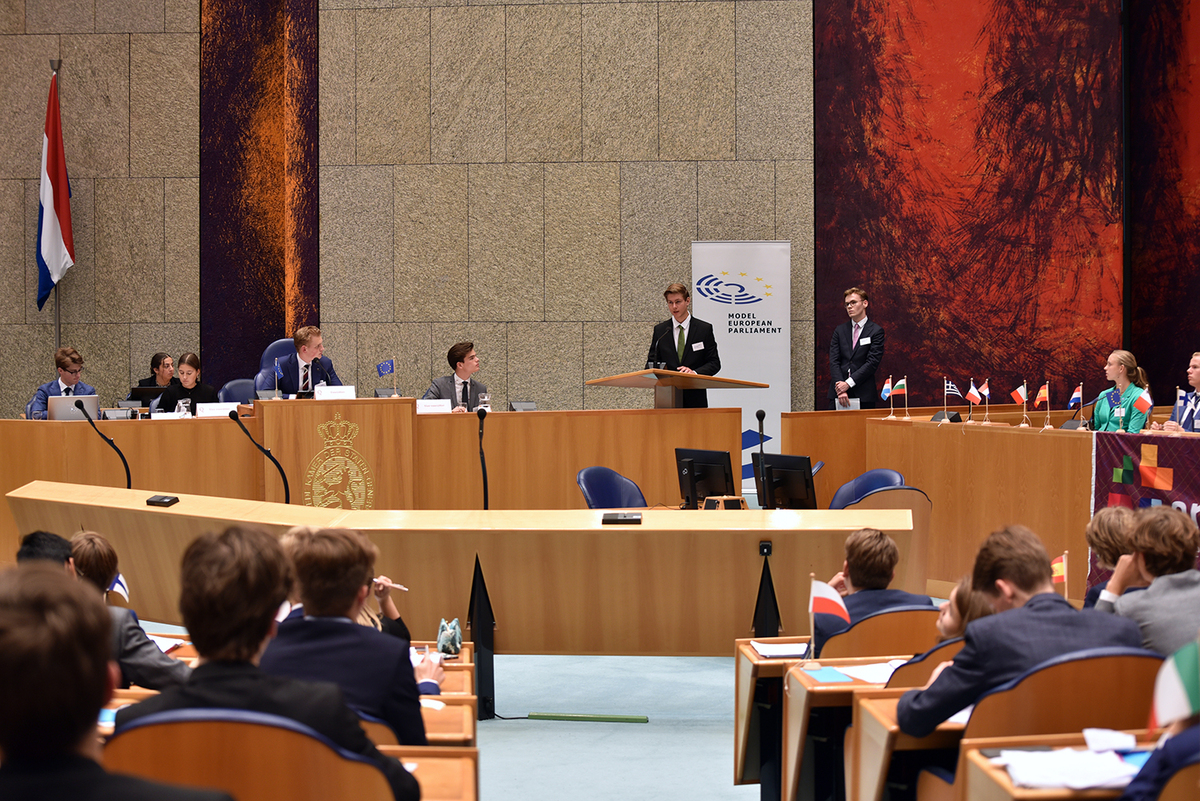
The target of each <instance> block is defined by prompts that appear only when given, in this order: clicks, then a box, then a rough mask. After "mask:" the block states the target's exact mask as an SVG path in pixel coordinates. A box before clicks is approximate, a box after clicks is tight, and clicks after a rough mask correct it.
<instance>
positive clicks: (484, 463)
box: [475, 406, 488, 510]
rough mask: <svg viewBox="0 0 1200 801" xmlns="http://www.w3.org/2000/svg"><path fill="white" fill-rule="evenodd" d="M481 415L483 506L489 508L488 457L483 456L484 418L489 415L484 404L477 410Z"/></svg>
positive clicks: (480, 443)
mask: <svg viewBox="0 0 1200 801" xmlns="http://www.w3.org/2000/svg"><path fill="white" fill-rule="evenodd" d="M475 414H476V415H477V416H478V417H479V471H480V473H482V474H483V508H484V509H485V510H486V509H487V508H488V480H487V459H485V458H484V456H483V418H485V417H487V409H485V408H483V407H482V406H481V407H479V408H478V409H476V410H475Z"/></svg>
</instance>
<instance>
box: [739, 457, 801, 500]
mask: <svg viewBox="0 0 1200 801" xmlns="http://www.w3.org/2000/svg"><path fill="white" fill-rule="evenodd" d="M750 461H751V463H752V464H753V465H754V486H755V489H756V490H757V491H758V503H759V505H760V506H762V508H764V509H816V508H817V492H816V490H815V489H814V488H813V476H812V460H811V459H809V458H808V457H807V456H789V455H788V454H785V453H764V454H762V457H761V459H760V458H759V454H758V453H753V454H751V456H750Z"/></svg>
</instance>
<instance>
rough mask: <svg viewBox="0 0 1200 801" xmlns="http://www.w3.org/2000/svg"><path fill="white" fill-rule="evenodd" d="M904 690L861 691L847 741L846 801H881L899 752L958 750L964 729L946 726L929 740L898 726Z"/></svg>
mask: <svg viewBox="0 0 1200 801" xmlns="http://www.w3.org/2000/svg"><path fill="white" fill-rule="evenodd" d="M904 692H905V691H904V690H860V691H859V694H858V696H857V697H856V698H855V703H854V723H853V726H852V727H851V729H850V734H849V737H848V738H847V749H846V761H847V763H846V777H847V781H846V798H847V799H848V801H880V799H881V798H883V786H884V782H885V780H886V779H887V772H888V766H889V765H890V764H891V762H892V754H893V753H895V752H896V751H920V750H930V749H936V748H957V747H958V743H959V741H960V740H961V739H962V733H963V728H964V727H963V726H962V725H961V724H958V723H942V724H941V725H940V726H938V727H937V729H936V730H935V731H934V732H933V734H930V735H929V736H927V737H912V736H911V735H908V734H905V733H903V732H902V731H900V726H899V724H897V723H896V704H897V703H898V702H899V700H900V696H901V695H903V694H904Z"/></svg>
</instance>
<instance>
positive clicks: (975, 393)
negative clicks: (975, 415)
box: [967, 378, 983, 406]
mask: <svg viewBox="0 0 1200 801" xmlns="http://www.w3.org/2000/svg"><path fill="white" fill-rule="evenodd" d="M967 400H969V401H970V402H971V403H972V404H974V405H975V406H978V405H979V403H980V402H981V401H982V400H983V396H982V395H980V394H979V390H978V389H976V388H975V379H974V378H972V379H971V388H970V389H968V390H967Z"/></svg>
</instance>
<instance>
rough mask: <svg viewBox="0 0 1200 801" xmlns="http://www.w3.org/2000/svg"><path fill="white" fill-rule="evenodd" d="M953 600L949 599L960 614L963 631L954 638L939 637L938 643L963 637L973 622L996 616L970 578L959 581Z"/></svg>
mask: <svg viewBox="0 0 1200 801" xmlns="http://www.w3.org/2000/svg"><path fill="white" fill-rule="evenodd" d="M953 596H954V597H953V598H951V599H948V600H949V601H950V603H952V604H954V611H956V612H958V619H959V620H960V621H961V622H962V631H960V632H958V633H957V634H955V635H953V637H949V638H946V637H940V636H939V637H938V642H942V641H943V640H945V639H953V638H954V637H961V636H962V635H963V632H965V631H966V630H967V624H968V623H970V622H971V621H972V620H978V619H979V618H981V617H987V616H988V615H994V614H995V613H996V610H995V609H993V608H992V605H991V604H990V603H988V599H987V596H985V595H984V594H983V593H981V592H979V591H978V590H976V589H975V588H974V586H973V585H972V584H971V577H970V576H963V577H962V578H960V579H959V580H958V584H956V585H954V592H953Z"/></svg>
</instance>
